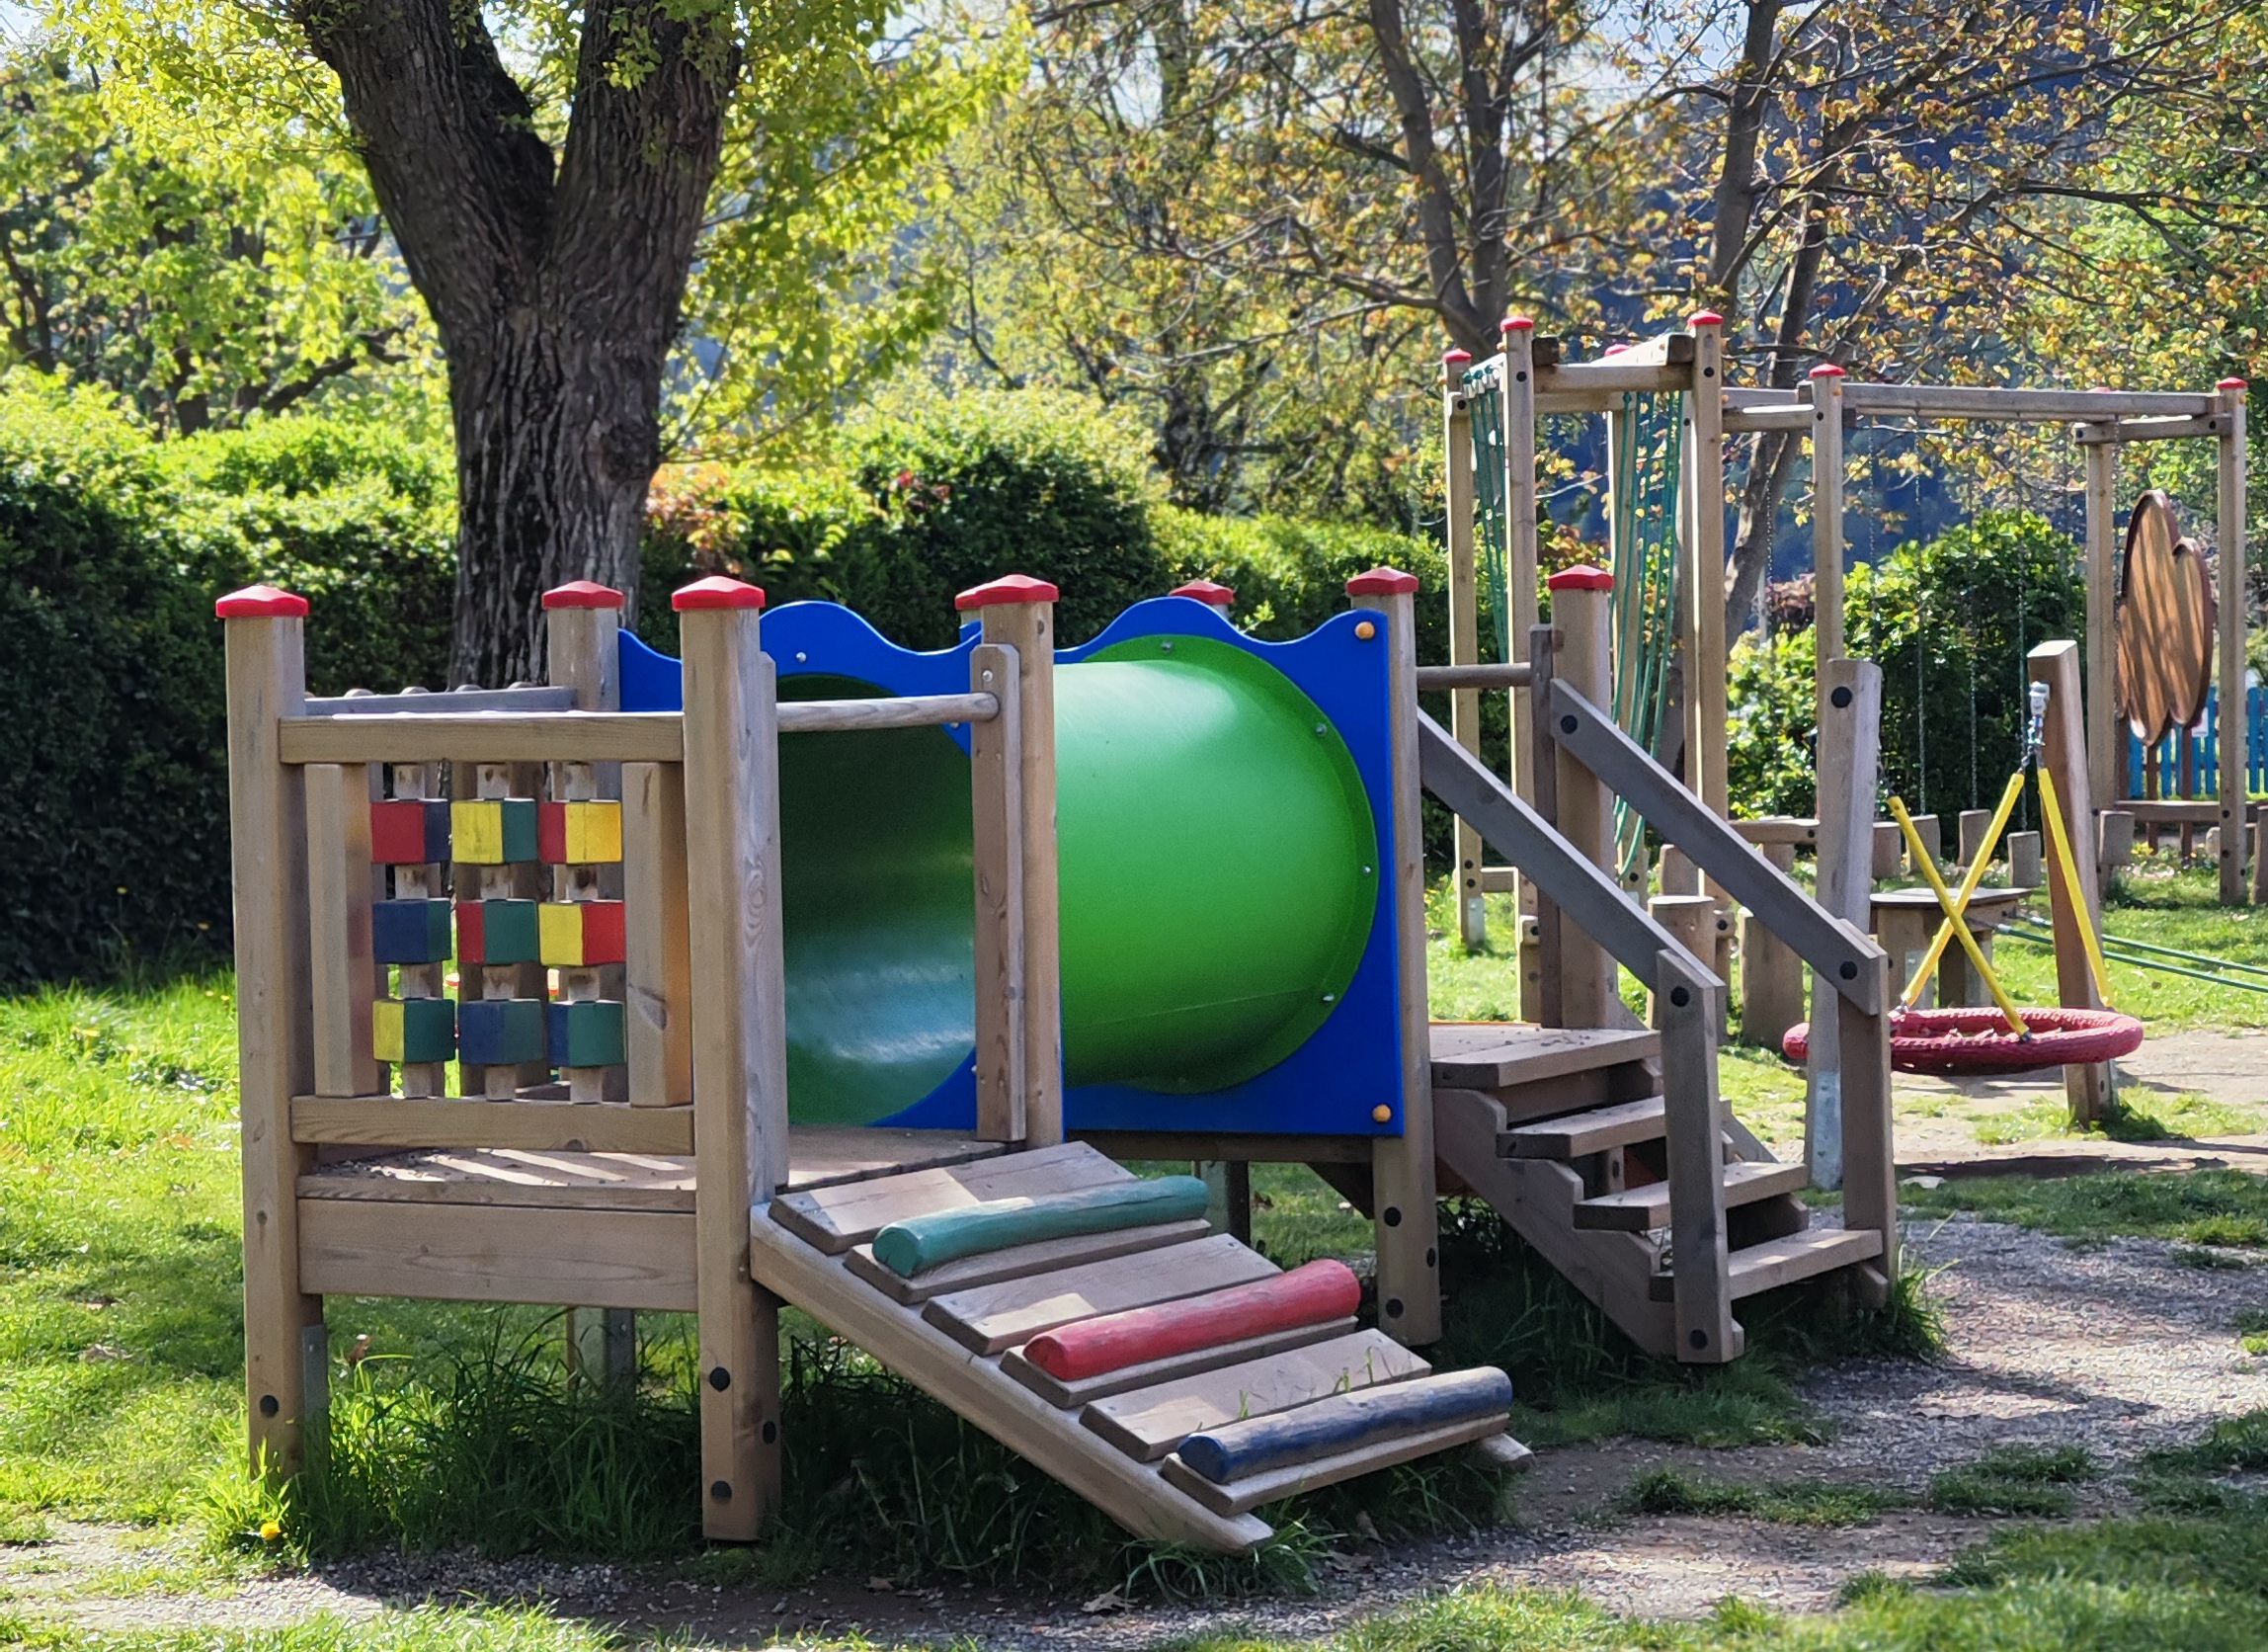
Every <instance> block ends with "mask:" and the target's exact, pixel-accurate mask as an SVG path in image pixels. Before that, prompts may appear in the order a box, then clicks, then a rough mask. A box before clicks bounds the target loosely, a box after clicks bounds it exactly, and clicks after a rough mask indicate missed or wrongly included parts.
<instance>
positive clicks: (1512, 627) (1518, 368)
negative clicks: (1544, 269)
mask: <svg viewBox="0 0 2268 1652" xmlns="http://www.w3.org/2000/svg"><path fill="white" fill-rule="evenodd" d="M1499 333H1500V334H1501V336H1502V339H1503V344H1504V389H1503V397H1502V400H1503V407H1504V581H1505V583H1506V584H1507V585H1508V586H1509V587H1510V590H1509V591H1508V592H1507V593H1506V596H1507V597H1508V599H1509V601H1508V604H1507V607H1508V610H1509V612H1510V615H1511V622H1510V624H1509V625H1508V626H1507V627H1506V640H1507V641H1508V642H1509V643H1510V651H1511V652H1513V653H1515V654H1517V652H1518V650H1519V648H1520V646H1521V644H1522V643H1524V642H1525V641H1526V640H1527V638H1528V636H1529V634H1530V633H1531V632H1533V631H1534V630H1535V628H1536V623H1537V618H1538V616H1537V611H1536V324H1535V322H1534V320H1533V319H1531V318H1530V317H1528V316H1524V315H1513V316H1507V317H1505V319H1504V321H1503V324H1502V326H1501V327H1500V328H1499ZM1535 704H1536V700H1535V695H1534V693H1533V691H1532V689H1514V690H1512V691H1511V712H1512V789H1513V790H1514V791H1516V792H1518V793H1519V795H1520V798H1521V800H1522V801H1523V802H1528V803H1533V802H1534V801H1535V800H1536V793H1535V764H1534V756H1533V751H1532V747H1533V745H1534V738H1533V730H1534V726H1535ZM1521 910H1522V911H1527V910H1530V908H1529V906H1528V905H1527V904H1525V903H1523V905H1522V907H1521Z"/></svg>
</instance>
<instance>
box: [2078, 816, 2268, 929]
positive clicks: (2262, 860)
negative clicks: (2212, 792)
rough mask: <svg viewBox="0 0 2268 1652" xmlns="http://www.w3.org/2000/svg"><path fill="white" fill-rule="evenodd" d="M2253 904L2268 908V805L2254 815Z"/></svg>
mask: <svg viewBox="0 0 2268 1652" xmlns="http://www.w3.org/2000/svg"><path fill="white" fill-rule="evenodd" d="M2104 818H2105V819H2106V820H2107V819H2108V818H2109V816H2107V815H2106V816H2105V817H2104ZM2127 843H2128V846H2129V847H2130V848H2131V847H2132V846H2133V843H2134V819H2133V817H2132V816H2131V815H2130V816H2129V817H2128V819H2127ZM2252 904H2253V905H2254V906H2268V803H2262V804H2259V805H2258V806H2257V807H2256V808H2255V809H2254V810H2253V814H2252Z"/></svg>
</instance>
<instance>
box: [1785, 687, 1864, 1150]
mask: <svg viewBox="0 0 2268 1652" xmlns="http://www.w3.org/2000/svg"><path fill="white" fill-rule="evenodd" d="M1820 683H1821V687H1822V689H1823V691H1824V692H1823V693H1822V694H1821V696H1820V744H1819V765H1818V794H1819V816H1820V835H1819V864H1818V878H1817V885H1818V886H1817V890H1816V893H1815V896H1814V898H1815V899H1817V900H1818V902H1819V903H1820V905H1822V906H1823V907H1824V908H1826V910H1827V912H1828V914H1829V915H1830V916H1832V917H1836V918H1840V919H1841V920H1843V921H1844V922H1845V923H1847V924H1850V925H1852V926H1853V927H1854V928H1856V929H1857V931H1858V932H1859V933H1860V934H1861V935H1864V934H1865V933H1866V929H1867V918H1868V915H1869V914H1868V908H1869V905H1870V902H1871V899H1872V896H1873V892H1874V879H1873V871H1874V795H1875V777H1876V773H1877V766H1878V765H1879V763H1880V762H1881V742H1882V668H1881V667H1880V666H1877V665H1876V664H1874V663H1873V662H1872V661H1871V660H1852V659H1840V660H1833V661H1830V662H1828V663H1826V664H1824V665H1823V666H1822V667H1821V668H1820ZM1841 996H1842V995H1841V993H1840V992H1838V991H1837V990H1836V988H1835V984H1834V983H1833V982H1831V981H1827V980H1824V979H1823V978H1821V977H1820V976H1819V975H1818V974H1817V973H1815V974H1814V975H1813V977H1812V1049H1811V1059H1810V1061H1809V1062H1808V1063H1807V1065H1808V1066H1809V1068H1810V1072H1809V1078H1808V1093H1807V1096H1806V1100H1805V1118H1804V1144H1805V1155H1806V1157H1807V1159H1808V1160H1809V1162H1810V1165H1811V1172H1812V1185H1813V1186H1814V1187H1816V1188H1823V1189H1827V1190H1830V1191H1831V1190H1832V1189H1835V1188H1839V1187H1840V1186H1842V1180H1843V1170H1844V1166H1843V1141H1844V1120H1843V1075H1844V1073H1845V1071H1846V1069H1847V1066H1848V1063H1847V1062H1846V1060H1845V1059H1844V1056H1843V1052H1842V1049H1841V1047H1840V1043H1839V1039H1840V1037H1841V1019H1840V1017H1839V1015H1838V1014H1837V1012H1836V1009H1835V1003H1836V1000H1837V999H1839V998H1840V997H1841Z"/></svg>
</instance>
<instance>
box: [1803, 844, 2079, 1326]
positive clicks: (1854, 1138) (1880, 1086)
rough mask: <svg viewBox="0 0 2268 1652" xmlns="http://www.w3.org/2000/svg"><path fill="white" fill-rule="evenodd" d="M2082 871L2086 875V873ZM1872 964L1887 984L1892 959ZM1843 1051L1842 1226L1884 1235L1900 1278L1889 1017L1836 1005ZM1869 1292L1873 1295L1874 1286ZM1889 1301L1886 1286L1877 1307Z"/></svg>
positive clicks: (1891, 1267) (1891, 1268) (1886, 1263)
mask: <svg viewBox="0 0 2268 1652" xmlns="http://www.w3.org/2000/svg"><path fill="white" fill-rule="evenodd" d="M2082 875H2084V874H2083V873H2082ZM1873 967H1875V968H1877V969H1880V970H1881V971H1882V972H1883V979H1884V985H1885V988H1886V992H1885V996H1886V997H1887V996H1888V994H1887V988H1888V984H1889V976H1890V960H1889V959H1887V958H1885V959H1883V960H1882V961H1881V962H1880V963H1877V964H1875V965H1874V966H1873ZM1835 1014H1836V1018H1837V1020H1838V1021H1839V1023H1840V1026H1839V1028H1838V1029H1837V1033H1838V1041H1839V1044H1840V1048H1841V1055H1842V1075H1841V1076H1842V1111H1843V1225H1844V1226H1845V1227H1848V1228H1850V1229H1852V1230H1854V1231H1857V1230H1862V1229H1863V1230H1871V1231H1872V1232H1873V1233H1874V1234H1875V1236H1876V1237H1877V1238H1878V1239H1880V1240H1881V1242H1882V1249H1881V1251H1880V1253H1879V1254H1880V1257H1881V1261H1882V1268H1881V1277H1882V1279H1883V1281H1884V1283H1885V1285H1886V1286H1887V1284H1888V1281H1889V1280H1894V1279H1896V1278H1897V1277H1898V1151H1897V1143H1896V1139H1895V1134H1894V1124H1893V1115H1892V1112H1891V1103H1892V1096H1891V1066H1890V1028H1891V1024H1890V1016H1889V1015H1888V1014H1887V1013H1885V1014H1880V1015H1870V1014H1868V1013H1866V1012H1864V1011H1862V1010H1860V1009H1859V1008H1858V1006H1856V1005H1855V1004H1852V1003H1851V1002H1850V1001H1849V1000H1848V999H1844V1000H1840V1001H1838V1002H1837V1004H1836V1006H1835ZM1868 1294H1869V1295H1870V1296H1871V1295H1874V1292H1873V1291H1872V1289H1871V1287H1870V1288H1869V1290H1868ZM1887 1300H1888V1292H1887V1289H1886V1290H1885V1291H1884V1292H1883V1293H1882V1294H1881V1295H1879V1296H1876V1297H1875V1300H1874V1303H1873V1305H1874V1306H1877V1307H1880V1306H1881V1305H1882V1304H1883V1303H1884V1302H1885V1301H1887Z"/></svg>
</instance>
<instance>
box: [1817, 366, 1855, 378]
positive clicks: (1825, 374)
mask: <svg viewBox="0 0 2268 1652" xmlns="http://www.w3.org/2000/svg"><path fill="white" fill-rule="evenodd" d="M1812 376H1813V377H1814V378H1848V377H1849V376H1850V374H1848V373H1846V372H1843V370H1842V369H1840V368H1838V367H1836V366H1835V365H1834V363H1832V362H1822V363H1821V364H1820V365H1819V366H1818V367H1816V368H1814V369H1812Z"/></svg>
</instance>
